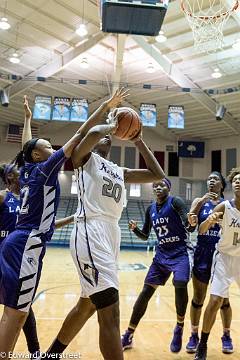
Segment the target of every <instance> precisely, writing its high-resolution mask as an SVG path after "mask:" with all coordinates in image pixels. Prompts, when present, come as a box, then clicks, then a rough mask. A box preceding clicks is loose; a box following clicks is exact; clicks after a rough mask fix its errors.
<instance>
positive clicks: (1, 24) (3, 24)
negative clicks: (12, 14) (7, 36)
mask: <svg viewBox="0 0 240 360" xmlns="http://www.w3.org/2000/svg"><path fill="white" fill-rule="evenodd" d="M10 27H11V25H10V24H9V22H8V19H7V18H5V17H2V18H1V20H0V29H1V30H8V29H10Z"/></svg>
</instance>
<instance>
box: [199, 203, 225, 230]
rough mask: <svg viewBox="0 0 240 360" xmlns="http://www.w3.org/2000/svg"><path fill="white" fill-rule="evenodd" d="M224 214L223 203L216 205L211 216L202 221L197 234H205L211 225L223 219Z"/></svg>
mask: <svg viewBox="0 0 240 360" xmlns="http://www.w3.org/2000/svg"><path fill="white" fill-rule="evenodd" d="M224 212H225V205H224V203H221V204H218V205H217V206H216V207H215V208H214V210H213V212H212V214H210V215H209V216H208V218H207V219H206V220H205V221H203V222H202V223H201V224H200V226H199V230H198V231H199V234H205V233H206V232H207V231H208V229H210V228H211V227H212V226H213V225H215V224H217V223H218V222H219V221H220V220H221V219H222V217H223V215H224Z"/></svg>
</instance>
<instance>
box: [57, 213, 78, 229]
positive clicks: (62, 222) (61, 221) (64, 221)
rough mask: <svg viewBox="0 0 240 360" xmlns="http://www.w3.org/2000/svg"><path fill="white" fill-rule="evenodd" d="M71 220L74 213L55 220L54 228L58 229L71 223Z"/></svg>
mask: <svg viewBox="0 0 240 360" xmlns="http://www.w3.org/2000/svg"><path fill="white" fill-rule="evenodd" d="M73 221H74V215H71V216H68V217H65V218H63V219H58V220H55V228H56V229H59V228H61V227H63V226H65V225H68V224H70V223H72V222H73Z"/></svg>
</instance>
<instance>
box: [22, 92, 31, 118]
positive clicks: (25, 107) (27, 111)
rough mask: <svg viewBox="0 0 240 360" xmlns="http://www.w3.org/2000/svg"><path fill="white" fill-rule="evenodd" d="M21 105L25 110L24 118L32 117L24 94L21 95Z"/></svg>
mask: <svg viewBox="0 0 240 360" xmlns="http://www.w3.org/2000/svg"><path fill="white" fill-rule="evenodd" d="M23 106H24V111H25V116H26V118H31V117H32V111H31V109H30V107H29V104H28V98H27V95H24V97H23Z"/></svg>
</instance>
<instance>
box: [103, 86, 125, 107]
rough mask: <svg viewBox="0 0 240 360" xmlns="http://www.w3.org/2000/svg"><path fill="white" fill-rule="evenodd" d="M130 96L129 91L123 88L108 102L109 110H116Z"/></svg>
mask: <svg viewBox="0 0 240 360" xmlns="http://www.w3.org/2000/svg"><path fill="white" fill-rule="evenodd" d="M128 96H129V92H128V89H125V88H123V87H122V88H121V89H118V90H117V91H116V92H115V93H114V94H113V96H112V97H111V98H110V99H109V100H107V105H108V107H109V109H111V108H114V107H116V106H118V105H120V104H121V103H122V101H123V100H124V99H125V98H126V97H128Z"/></svg>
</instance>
